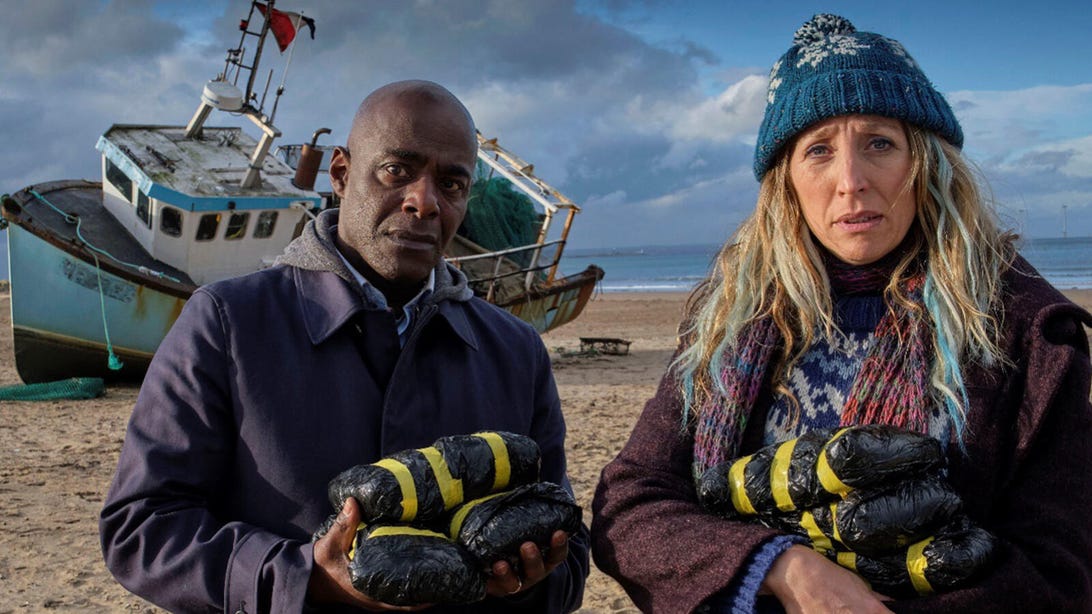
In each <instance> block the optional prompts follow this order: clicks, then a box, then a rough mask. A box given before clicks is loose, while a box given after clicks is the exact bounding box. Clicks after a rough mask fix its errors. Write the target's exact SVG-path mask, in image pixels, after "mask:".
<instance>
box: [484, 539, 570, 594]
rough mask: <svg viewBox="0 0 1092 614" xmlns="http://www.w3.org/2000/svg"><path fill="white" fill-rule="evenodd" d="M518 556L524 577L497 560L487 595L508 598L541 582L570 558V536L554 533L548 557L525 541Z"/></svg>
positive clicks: (532, 544)
mask: <svg viewBox="0 0 1092 614" xmlns="http://www.w3.org/2000/svg"><path fill="white" fill-rule="evenodd" d="M519 556H520V566H521V567H522V568H523V577H520V574H519V572H517V571H516V570H515V569H513V568H512V566H511V565H509V564H508V561H497V562H496V563H493V569H492V572H493V573H492V575H491V576H490V578H489V581H488V582H486V585H485V592H486V594H488V595H491V596H493V597H507V596H509V595H515V594H516V593H519V592H520V591H524V590H527V589H529V588H531V587H532V586H534V585H535V584H538V583H539V582H541V581H542V579H543V578H545V577H546V576H548V575H550V572H551V571H553V570H554V568H555V567H557V566H558V565H560V564H561V563H562V562H563V561H564V560H565V559H566V558H567V557H568V556H569V534H568V533H566V532H565V531H554V534H553V536H551V538H550V549H549V550H548V551H547V552H546V556H545V557H543V556H542V553H541V552H539V549H538V546H536V545H535V543H534V542H524V543H523V545H521V546H520V548H519Z"/></svg>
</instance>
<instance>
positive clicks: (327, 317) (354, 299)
mask: <svg viewBox="0 0 1092 614" xmlns="http://www.w3.org/2000/svg"><path fill="white" fill-rule="evenodd" d="M292 274H293V276H294V277H295V281H296V284H295V285H296V300H297V301H298V304H299V309H300V313H302V314H303V322H304V326H305V327H306V328H307V336H308V337H309V338H310V339H311V343H312V344H314V345H319V344H321V343H323V342H324V341H326V340H327V339H329V338H330V337H331V336H333V335H334V333H336V332H337V331H338V330H339V329H340V328H341V327H342V326H345V325H346V324H347V323H349V322H351V321H352V320H353V318H354V316H356V314H358V313H360V312H362V311H364V310H365V309H366V307H365V306H364V301H363V300H362V298H361V296H360V293H359V292H358V291H357V290H356V289H354V288H353V287H352V285H351V284H350V282H347V281H346V280H345V279H343V278H342V277H340V276H339V275H337V274H336V273H334V272H331V271H315V270H309V269H302V268H298V267H292ZM431 304H432V303H429V305H431ZM468 304H469V303H468V302H466V301H452V300H441V301H439V302H438V305H439V310H438V313H437V316H438V317H440V318H441V319H442V320H443V321H445V322H447V324H448V326H449V327H450V328H451V330H452V331H454V333H455V334H456V335H457V336H458V337H459V338H460V339H462V341H463V343H465V344H467V345H468V346H470V347H471V348H473V349H475V350H477V349H478V340H477V336H476V335H475V334H474V330H473V328H472V327H471V326H470V321H469V319H468V318H467V315H466V308H465V306H466V305H468ZM415 325H416V323H415Z"/></svg>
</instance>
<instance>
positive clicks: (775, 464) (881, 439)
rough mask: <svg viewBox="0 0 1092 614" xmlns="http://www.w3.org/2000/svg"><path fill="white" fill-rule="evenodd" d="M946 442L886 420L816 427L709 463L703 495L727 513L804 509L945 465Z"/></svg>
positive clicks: (709, 504) (707, 505)
mask: <svg viewBox="0 0 1092 614" xmlns="http://www.w3.org/2000/svg"><path fill="white" fill-rule="evenodd" d="M943 464H944V456H943V453H942V450H941V447H940V443H939V442H937V441H936V440H935V439H933V438H932V437H929V436H928V435H923V434H920V433H915V432H912V431H907V430H903V429H899V428H896V427H891V426H886V425H864V426H854V427H846V428H842V429H837V430H835V429H820V430H815V431H810V432H808V433H806V434H804V435H802V436H800V437H798V438H796V439H790V440H788V441H784V442H781V443H778V444H773V445H769V446H766V447H763V448H761V449H759V450H758V451H757V452H755V453H754V454H751V455H749V456H744V457H742V458H739V459H736V460H733V461H728V462H725V463H721V464H719V465H716V466H714V467H711V468H709V469H708V470H707V471H706V472H705V473H704V474H703V475H701V476H700V477H699V479H698V481H697V491H698V498H699V500H700V501H701V503H702V505H703V506H704V507H705V508H706V509H708V510H709V511H711V512H713V513H715V514H718V515H720V516H724V517H727V518H738V517H748V516H762V515H764V514H776V513H787V512H793V511H797V510H805V509H809V508H812V507H815V506H818V505H822V504H824V503H829V502H831V501H836V500H838V499H839V498H841V497H845V496H847V495H848V494H849V493H850V492H852V491H853V490H854V489H859V488H872V487H875V486H878V485H882V484H886V483H889V482H891V481H893V480H897V479H903V478H906V477H909V476H916V475H924V474H926V473H929V472H934V471H935V470H937V469H939V468H940V467H942V466H943Z"/></svg>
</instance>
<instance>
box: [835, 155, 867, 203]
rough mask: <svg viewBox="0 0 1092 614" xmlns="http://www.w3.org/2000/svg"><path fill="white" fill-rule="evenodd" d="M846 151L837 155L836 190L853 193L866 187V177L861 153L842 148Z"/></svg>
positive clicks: (841, 192) (842, 192)
mask: <svg viewBox="0 0 1092 614" xmlns="http://www.w3.org/2000/svg"><path fill="white" fill-rule="evenodd" d="M843 151H845V152H846V153H844V154H843V155H841V156H839V159H838V163H837V165H836V169H837V173H838V192H839V193H840V194H855V193H857V192H861V191H863V190H865V189H867V188H868V177H867V176H866V174H865V172H864V170H865V167H864V164H863V161H862V160H861V154H860V153H858V152H855V151H852V150H843Z"/></svg>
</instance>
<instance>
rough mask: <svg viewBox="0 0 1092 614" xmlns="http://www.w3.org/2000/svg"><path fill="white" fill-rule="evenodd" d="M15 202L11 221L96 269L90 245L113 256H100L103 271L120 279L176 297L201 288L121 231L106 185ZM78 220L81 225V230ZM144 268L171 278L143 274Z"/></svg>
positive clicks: (23, 195) (41, 189)
mask: <svg viewBox="0 0 1092 614" xmlns="http://www.w3.org/2000/svg"><path fill="white" fill-rule="evenodd" d="M31 190H33V191H35V192H37V193H38V194H41V195H42V197H43V198H45V199H46V200H47V201H49V203H50V204H52V205H53V207H56V208H57V209H60V210H61V211H63V212H64V213H65V214H67V215H68V217H65V216H63V215H61V214H60V213H58V212H57V211H55V210H54V209H53V208H52V207H50V206H49V204H46V203H45V202H42V201H41V200H39V199H38V198H37V197H35V196H34V195H33V194H32V193H31ZM12 199H13V200H14V201H15V203H16V204H17V205H18V208H17V209H16V208H14V207H12V205H11V202H10V201H7V202H5V203H4V207H3V209H4V211H3V213H4V217H5V218H7V219H8V220H9V221H12V222H17V223H18V224H19V225H20V226H21V227H23V228H24V229H26V230H27V231H29V232H31V233H33V234H34V235H36V236H38V237H40V238H42V239H44V240H46V241H48V242H49V243H51V244H53V245H55V246H57V247H58V248H60V249H63V250H65V251H66V252H69V253H71V254H73V255H76V256H79V257H80V258H82V259H84V260H87V261H88V262H90V263H91V264H94V257H93V256H91V255H90V251H89V250H87V249H86V248H84V244H89V245H90V246H92V247H94V248H97V249H99V250H103V251H104V252H106V254H109V256H112V257H113V258H110V257H108V256H105V255H104V254H103V253H102V252H98V256H99V264H100V266H102V267H103V268H104V269H106V270H110V271H111V272H114V273H115V274H120V275H122V276H124V277H130V278H134V277H137V278H140V279H141V280H142V281H147V282H151V283H156V284H159V285H164V286H167V288H165V289H169V290H173V291H174V292H172V293H178V292H183V293H185V294H186V296H188V295H189V293H191V292H192V291H193V289H194V288H195V287H196V284H194V283H193V280H191V279H190V277H189V276H188V275H186V274H185V273H183V272H182V271H180V270H178V269H176V268H174V267H172V266H169V265H167V264H164V263H163V262H160V261H158V260H156V259H154V258H152V257H151V256H150V255H148V252H146V251H145V250H144V248H143V247H141V245H140V243H138V242H137V241H136V239H134V238H133V237H132V236H131V235H130V234H129V233H128V232H126V231H125V229H124V228H122V227H121V225H120V224H119V223H118V221H117V220H116V219H114V217H113V216H112V215H110V213H109V212H108V211H107V210H106V208H105V207H104V206H103V205H102V184H100V183H95V182H91V181H82V180H69V181H53V182H49V183H42V184H38V185H35V186H30V187H28V188H26V189H23V190H20V191H19V192H17V193H15V194H13V195H12ZM76 219H78V221H79V224H78V225H77V224H76ZM77 228H78V229H79V236H77ZM119 261H120V262H119ZM120 263H126V264H128V265H132V266H125V264H120ZM141 267H143V268H144V269H146V270H147V271H152V272H155V273H160V274H162V275H165V276H168V278H167V279H163V278H161V277H159V276H157V275H155V274H150V273H145V272H142V271H141V270H140V268H141ZM169 278H174V279H175V280H177V282H172V281H171V280H170V279H169Z"/></svg>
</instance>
